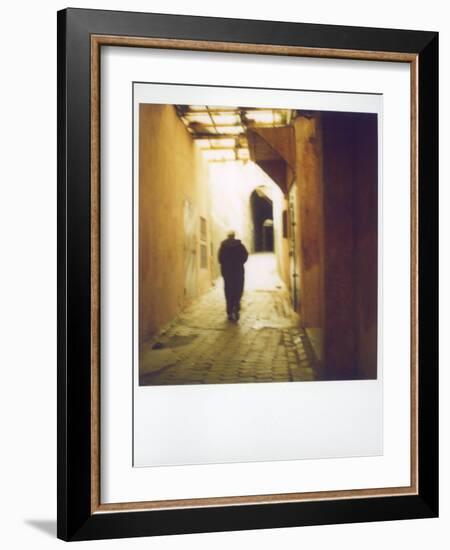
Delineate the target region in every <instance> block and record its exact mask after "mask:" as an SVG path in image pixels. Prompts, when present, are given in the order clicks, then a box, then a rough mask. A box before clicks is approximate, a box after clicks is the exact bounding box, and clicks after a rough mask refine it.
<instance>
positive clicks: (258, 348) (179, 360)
mask: <svg viewBox="0 0 450 550" xmlns="http://www.w3.org/2000/svg"><path fill="white" fill-rule="evenodd" d="M315 362H316V358H315V354H314V351H313V349H312V347H311V344H310V343H309V340H308V338H307V337H306V334H305V331H304V330H303V329H302V328H300V326H299V320H298V315H297V314H296V313H295V312H294V311H293V309H292V306H291V304H290V298H289V294H288V291H287V289H286V287H285V285H284V283H283V281H282V280H281V278H280V277H279V275H278V273H277V268H276V257H275V254H273V253H256V254H251V255H250V256H249V259H248V262H247V264H246V266H245V290H244V295H243V299H242V310H241V318H240V321H239V322H238V323H234V322H230V321H228V319H227V317H226V313H225V300H224V293H223V282H222V278H220V277H219V278H218V279H217V280H216V282H215V285H214V286H213V287H212V288H211V289H210V290H209V291H207V292H206V293H204V294H203V295H202V296H200V297H199V298H198V299H196V300H195V301H194V302H193V303H192V304H191V305H190V306H189V307H188V308H186V309H185V310H184V311H183V312H182V313H181V314H179V315H178V316H177V317H176V318H175V319H174V320H173V321H172V322H171V323H169V324H168V325H166V326H165V327H164V328H163V329H162V330H161V331H160V332H159V333H158V334H157V335H156V336H154V337H153V338H152V339H151V340H149V341H148V342H145V343H143V344H142V347H141V353H140V381H139V383H140V385H168V384H170V385H177V384H220V383H244V382H288V381H307V380H314V379H315V369H314V367H315Z"/></svg>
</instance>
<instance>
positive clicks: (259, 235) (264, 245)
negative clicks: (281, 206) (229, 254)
mask: <svg viewBox="0 0 450 550" xmlns="http://www.w3.org/2000/svg"><path fill="white" fill-rule="evenodd" d="M250 209H251V215H252V221H253V250H254V252H273V251H274V238H273V203H272V200H271V199H270V198H269V197H268V195H267V194H266V193H265V191H264V189H263V188H262V187H257V188H256V189H255V190H254V191H253V193H252V194H251V195H250Z"/></svg>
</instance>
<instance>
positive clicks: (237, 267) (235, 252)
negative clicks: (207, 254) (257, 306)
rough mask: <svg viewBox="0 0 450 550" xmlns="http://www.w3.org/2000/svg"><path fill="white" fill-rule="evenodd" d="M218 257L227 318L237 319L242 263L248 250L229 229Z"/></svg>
mask: <svg viewBox="0 0 450 550" xmlns="http://www.w3.org/2000/svg"><path fill="white" fill-rule="evenodd" d="M218 257H219V263H220V268H221V272H222V277H223V282H224V288H225V300H226V303H227V315H228V319H229V320H230V321H237V320H238V319H239V310H240V309H241V297H242V292H243V291H244V264H245V262H246V261H247V258H248V252H247V249H246V248H245V246H244V245H243V244H242V243H241V241H240V240H239V239H236V238H235V232H234V231H229V232H228V234H227V238H226V239H225V240H224V241H222V243H221V245H220V248H219V254H218Z"/></svg>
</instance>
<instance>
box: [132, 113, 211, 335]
mask: <svg viewBox="0 0 450 550" xmlns="http://www.w3.org/2000/svg"><path fill="white" fill-rule="evenodd" d="M208 178H209V173H208V166H207V162H206V160H204V159H203V157H202V156H201V153H200V152H199V151H198V149H197V148H196V146H195V145H194V143H193V141H192V139H191V137H190V135H189V133H188V131H187V130H186V128H185V127H184V125H183V123H182V122H181V121H180V119H179V118H178V116H177V114H176V112H175V109H174V107H173V106H171V105H152V104H142V105H141V106H140V112H139V292H140V297H139V338H140V341H141V342H142V341H143V340H145V339H146V338H148V337H150V336H152V335H153V334H154V333H155V332H156V331H157V330H159V329H160V328H161V327H162V326H163V325H164V324H165V323H167V322H168V321H170V320H171V319H172V318H173V317H174V316H175V315H176V314H177V313H178V312H179V311H180V310H181V309H182V308H183V307H184V306H185V305H186V304H187V303H189V301H191V300H192V298H194V297H195V296H197V295H198V294H200V293H201V292H203V291H204V290H206V289H207V288H208V287H209V286H210V284H211V256H210V248H211V245H210V242H211V240H210V218H209V199H208ZM200 217H203V218H204V219H205V220H206V240H205V241H204V242H203V241H202V239H201V235H200ZM202 245H204V246H206V261H207V266H206V268H204V267H201V254H202V251H201V246H202ZM203 253H204V250H203Z"/></svg>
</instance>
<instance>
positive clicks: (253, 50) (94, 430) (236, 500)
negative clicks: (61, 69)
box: [90, 35, 419, 514]
mask: <svg viewBox="0 0 450 550" xmlns="http://www.w3.org/2000/svg"><path fill="white" fill-rule="evenodd" d="M102 46H122V47H139V48H164V49H172V50H192V51H204V52H229V53H247V54H261V55H280V56H297V57H318V58H331V59H355V60H358V59H359V60H370V61H391V62H400V63H409V65H410V74H411V78H410V82H411V95H410V99H411V116H410V129H411V144H410V147H411V204H410V206H411V218H410V222H411V267H410V273H411V387H410V400H411V446H410V447H411V455H410V458H411V460H410V473H411V484H410V485H409V486H406V487H386V488H376V489H374V488H367V489H354V490H339V491H317V492H304V493H282V494H265V495H247V496H243V495H240V496H231V497H209V498H196V499H179V500H154V501H146V502H120V503H112V504H103V503H101V499H100V495H101V492H100V482H101V474H100V472H101V470H100V467H101V466H100V462H101V456H100V269H101V266H100V214H101V213H100V193H101V189H100V49H101V47H102ZM418 70H419V67H418V55H416V54H409V53H396V52H381V51H380V52H378V51H377V52H374V51H363V50H339V49H330V48H304V47H299V46H276V45H264V44H242V43H232V42H209V41H198V40H178V39H165V38H139V37H129V36H113V35H92V36H91V71H90V73H91V91H90V93H91V131H90V135H91V145H90V148H91V169H90V176H91V513H92V514H94V513H107V512H121V511H132V510H162V509H174V508H199V507H211V506H214V507H219V506H229V505H249V504H274V503H283V502H306V501H314V500H340V499H349V498H352V499H356V498H367V497H372V498H375V497H387V496H404V495H416V494H418V486H419V485H418V482H419V480H418V437H419V436H418V391H419V390H418V368H419V364H418V246H419V245H418V112H417V109H418Z"/></svg>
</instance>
